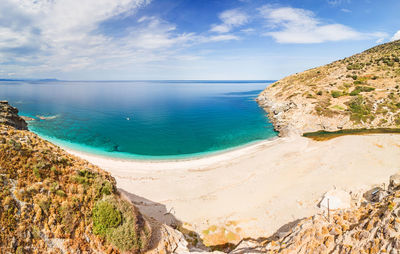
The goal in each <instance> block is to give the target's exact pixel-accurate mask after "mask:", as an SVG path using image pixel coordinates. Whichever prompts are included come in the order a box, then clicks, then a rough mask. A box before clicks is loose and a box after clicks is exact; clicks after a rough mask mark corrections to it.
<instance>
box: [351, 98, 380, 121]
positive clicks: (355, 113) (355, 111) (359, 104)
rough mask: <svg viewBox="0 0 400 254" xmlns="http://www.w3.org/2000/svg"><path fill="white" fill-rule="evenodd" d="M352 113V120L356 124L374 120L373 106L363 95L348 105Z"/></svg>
mask: <svg viewBox="0 0 400 254" xmlns="http://www.w3.org/2000/svg"><path fill="white" fill-rule="evenodd" d="M348 106H349V109H350V111H351V113H352V114H351V117H350V119H351V120H352V121H355V122H360V121H364V122H365V121H367V120H373V119H374V116H373V114H371V110H372V109H371V107H372V106H371V105H370V103H368V101H366V100H365V99H364V98H363V97H362V96H361V95H359V96H357V97H356V98H354V99H353V100H351V101H350V102H349V104H348Z"/></svg>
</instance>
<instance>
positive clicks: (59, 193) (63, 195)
mask: <svg viewBox="0 0 400 254" xmlns="http://www.w3.org/2000/svg"><path fill="white" fill-rule="evenodd" d="M56 195H57V196H60V197H66V196H67V194H65V192H64V191H63V190H56Z"/></svg>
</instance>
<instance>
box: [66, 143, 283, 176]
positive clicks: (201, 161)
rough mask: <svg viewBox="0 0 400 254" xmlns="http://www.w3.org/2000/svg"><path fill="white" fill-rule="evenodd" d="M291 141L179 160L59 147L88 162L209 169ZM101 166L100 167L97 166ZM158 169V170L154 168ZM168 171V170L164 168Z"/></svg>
mask: <svg viewBox="0 0 400 254" xmlns="http://www.w3.org/2000/svg"><path fill="white" fill-rule="evenodd" d="M287 139H289V137H282V138H281V137H273V138H270V139H265V140H259V141H254V142H251V143H248V144H244V145H241V146H237V147H232V148H228V149H225V150H221V151H219V152H215V153H210V154H204V155H202V156H197V157H189V158H178V159H160V160H156V159H153V160H151V159H130V158H118V157H111V156H106V155H99V154H95V153H90V152H85V151H79V150H76V149H72V148H69V147H66V146H62V145H58V146H59V147H61V148H62V149H64V150H65V151H67V152H68V153H70V154H72V155H75V156H78V157H80V158H83V159H86V160H94V159H97V160H100V161H113V162H115V163H123V164H130V165H131V166H135V165H139V166H143V165H148V166H149V167H151V165H153V166H156V167H160V166H167V168H173V169H177V168H186V167H187V166H192V167H193V166H196V167H200V168H201V167H207V166H209V165H210V164H214V163H219V162H224V161H226V160H228V159H231V158H235V157H237V156H241V155H245V154H247V153H249V152H254V151H255V150H258V149H260V148H261V147H263V146H266V145H273V144H275V143H279V142H283V141H284V140H287ZM97 166H99V165H97ZM154 169H156V168H154ZM163 169H166V168H163Z"/></svg>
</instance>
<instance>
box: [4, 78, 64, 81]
mask: <svg viewBox="0 0 400 254" xmlns="http://www.w3.org/2000/svg"><path fill="white" fill-rule="evenodd" d="M0 81H43V82H46V81H60V80H58V79H55V78H48V79H4V78H0Z"/></svg>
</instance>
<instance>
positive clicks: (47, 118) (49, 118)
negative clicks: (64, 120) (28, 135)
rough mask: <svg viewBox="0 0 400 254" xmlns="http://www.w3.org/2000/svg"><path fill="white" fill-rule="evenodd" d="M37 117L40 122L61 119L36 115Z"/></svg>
mask: <svg viewBox="0 0 400 254" xmlns="http://www.w3.org/2000/svg"><path fill="white" fill-rule="evenodd" d="M36 117H37V118H39V119H40V120H52V119H55V118H57V117H59V115H54V116H41V115H36Z"/></svg>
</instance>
